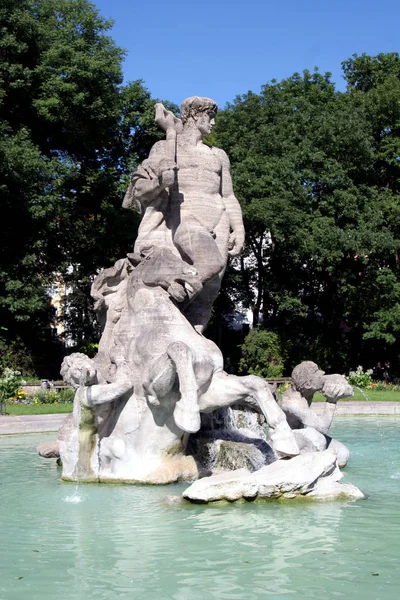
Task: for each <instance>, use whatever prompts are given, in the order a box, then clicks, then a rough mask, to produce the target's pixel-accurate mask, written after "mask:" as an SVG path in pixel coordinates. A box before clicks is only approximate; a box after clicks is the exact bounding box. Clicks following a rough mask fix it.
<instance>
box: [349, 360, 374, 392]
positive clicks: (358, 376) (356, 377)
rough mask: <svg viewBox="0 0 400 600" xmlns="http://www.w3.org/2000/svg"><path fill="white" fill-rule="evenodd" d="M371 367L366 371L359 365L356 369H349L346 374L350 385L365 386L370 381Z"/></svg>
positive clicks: (369, 383)
mask: <svg viewBox="0 0 400 600" xmlns="http://www.w3.org/2000/svg"><path fill="white" fill-rule="evenodd" d="M371 375H372V369H368V371H364V369H363V368H362V367H361V365H360V366H358V367H357V369H356V371H350V373H349V374H348V376H347V381H348V382H349V383H350V385H355V386H356V387H360V388H365V387H367V386H369V385H371V383H372V377H371Z"/></svg>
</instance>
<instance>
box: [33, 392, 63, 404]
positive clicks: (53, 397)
mask: <svg viewBox="0 0 400 600" xmlns="http://www.w3.org/2000/svg"><path fill="white" fill-rule="evenodd" d="M33 401H34V403H35V404H56V403H57V402H59V401H60V396H59V394H58V392H56V391H55V390H43V391H39V392H36V394H35V396H34V398H33Z"/></svg>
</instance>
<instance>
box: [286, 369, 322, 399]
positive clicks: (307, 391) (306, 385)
mask: <svg viewBox="0 0 400 600" xmlns="http://www.w3.org/2000/svg"><path fill="white" fill-rule="evenodd" d="M324 381H325V373H324V371H321V370H320V369H319V368H318V365H316V364H315V362H312V361H311V360H305V361H303V362H302V363H300V364H299V365H297V367H295V368H294V369H293V372H292V386H293V387H294V388H295V389H296V390H297V391H298V392H300V394H301V395H302V396H304V397H305V398H307V399H309V398H310V399H311V398H312V397H313V395H314V393H315V392H319V391H321V390H322V387H323V385H324Z"/></svg>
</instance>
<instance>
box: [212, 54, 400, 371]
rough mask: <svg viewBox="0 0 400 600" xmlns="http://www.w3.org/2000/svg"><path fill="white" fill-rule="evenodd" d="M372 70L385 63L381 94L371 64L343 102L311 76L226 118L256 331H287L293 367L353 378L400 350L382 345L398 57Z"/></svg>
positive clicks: (267, 92) (241, 102) (224, 132)
mask: <svg viewBox="0 0 400 600" xmlns="http://www.w3.org/2000/svg"><path fill="white" fill-rule="evenodd" d="M371 60H372V61H373V63H374V65H375V67H376V70H377V71H379V65H380V64H384V65H385V67H384V69H383V70H384V73H381V75H380V76H379V77H378V76H377V75H375V79H374V82H373V86H372V87H368V86H367V85H366V84H365V85H364V87H363V89H362V90H361V89H357V88H358V87H360V86H357V85H356V82H357V81H359V80H361V77H362V75H363V73H364V70H363V67H364V63H365V62H367V63H368V64H369V62H370V61H369V60H368V61H367V59H366V57H362V58H361V59H360V58H357V57H353V59H350V61H348V62H347V63H346V65H345V73H351V74H352V75H351V82H350V83H349V89H348V91H347V92H346V93H339V92H337V91H336V89H335V86H334V84H333V83H332V82H331V79H330V74H329V73H328V74H325V75H322V74H320V73H318V71H315V72H314V73H310V72H308V71H305V72H304V73H303V75H302V76H301V75H298V74H295V75H293V76H292V77H291V78H289V79H286V80H283V81H281V82H277V81H272V82H271V83H270V84H267V85H266V86H264V87H263V89H262V92H261V93H260V94H259V95H256V94H253V93H249V94H247V95H245V96H242V97H238V98H236V100H235V102H234V103H233V104H232V105H229V106H228V107H227V109H226V110H225V111H223V113H222V114H221V115H220V116H219V118H218V120H217V126H216V130H215V136H216V138H217V140H218V144H219V145H222V147H224V148H225V149H226V150H227V152H228V153H229V155H230V157H231V162H232V172H233V179H234V184H235V190H236V192H237V195H238V197H239V199H240V201H241V204H242V208H243V213H244V218H245V222H246V230H247V255H248V258H245V259H244V260H242V264H241V265H238V267H239V268H240V270H241V272H242V280H243V282H245V284H246V286H247V295H246V297H247V299H248V300H247V303H248V305H251V306H252V307H253V313H254V324H257V323H258V321H259V320H260V318H261V319H262V323H263V326H264V327H266V328H267V329H269V330H271V331H275V332H277V333H279V337H280V339H281V340H282V344H283V347H284V348H285V350H287V353H288V361H287V368H291V367H292V366H293V364H294V363H296V362H298V361H299V360H302V359H307V358H309V359H311V358H313V359H315V360H316V361H317V362H319V363H320V364H321V366H323V367H325V368H327V369H335V370H348V366H353V365H354V366H355V365H357V364H359V363H362V362H365V361H367V362H366V364H367V365H368V364H372V362H371V361H373V360H374V359H375V360H376V357H377V356H380V355H381V354H382V353H387V352H389V351H390V352H392V353H395V352H397V351H398V349H396V343H395V342H394V341H393V340H394V336H393V337H391V338H390V337H387V336H386V337H385V336H383V335H380V336H377V335H376V330H377V327H378V326H382V327H383V328H386V329H387V328H389V329H391V330H393V324H392V325H391V324H390V322H389V321H388V320H387V319H386V320H385V319H383V318H382V315H381V311H382V310H384V311H385V310H386V307H385V309H384V307H383V306H382V304H381V299H380V293H379V288H380V286H381V278H382V271H385V270H389V272H390V273H391V274H392V275H391V276H392V277H393V278H394V280H396V281H397V280H398V265H397V263H398V258H397V250H398V247H399V232H398V222H399V220H398V211H399V197H398V187H397V186H398V183H399V173H398V169H399V166H400V165H399V160H398V156H399V155H400V151H399V146H398V143H399V136H398V124H399V112H398V109H399V97H400V96H399V77H398V56H397V55H391V56H390V57H387V60H383V58H382V55H380V58H379V57H378V58H376V59H371ZM388 64H390V65H391V68H390V69H389V67H388ZM396 69H397V70H396ZM370 70H371V69H370ZM370 70H369V71H370ZM369 71H368V73H369ZM357 74H358V80H357ZM370 79H371V78H369V80H370ZM394 298H395V294H393V295H392V296H391V300H389V298H388V299H387V300H385V302H386V305H387V306H389V305H390V310H393V308H394V304H393V303H392V304H391V302H392V301H393V302H394ZM386 312H387V310H386ZM389 340H391V341H392V342H393V343H392V346H391V348H389V346H388V344H389Z"/></svg>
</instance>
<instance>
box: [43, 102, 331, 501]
mask: <svg viewBox="0 0 400 600" xmlns="http://www.w3.org/2000/svg"><path fill="white" fill-rule="evenodd" d="M216 112H217V106H216V104H215V103H214V102H213V101H212V100H210V99H209V98H201V97H198V96H195V97H192V98H188V99H187V100H185V101H184V102H183V104H182V107H181V119H178V118H177V117H175V116H174V115H173V114H172V113H171V112H169V111H166V110H165V109H164V107H163V106H162V105H161V104H158V105H156V122H157V123H158V124H159V125H160V126H161V127H162V129H163V130H164V131H165V132H166V140H165V141H162V142H158V143H156V144H155V145H154V146H153V148H152V150H151V152H150V155H149V157H148V159H146V160H145V161H144V162H143V163H142V164H141V165H140V166H139V167H138V168H137V169H136V171H135V172H134V173H133V175H132V180H131V183H130V185H129V188H128V190H127V193H126V195H125V198H124V201H123V206H124V207H125V208H133V209H135V210H138V211H139V212H140V213H141V214H142V215H143V219H142V222H141V225H140V228H139V234H138V237H137V240H136V243H135V247H134V252H133V253H132V254H128V255H127V257H126V258H123V259H120V260H119V261H117V262H116V264H115V265H114V266H113V267H111V268H108V269H105V270H104V271H102V272H101V273H100V274H99V275H98V276H97V277H96V279H95V280H94V283H93V286H92V291H91V293H92V296H93V299H94V301H95V310H96V312H97V315H98V318H99V322H100V324H101V326H102V330H103V332H102V337H101V340H100V343H99V351H98V354H97V356H96V357H95V358H94V359H93V360H91V359H89V358H88V357H87V356H85V355H83V354H80V353H75V354H72V355H70V356H69V357H67V358H66V359H64V362H63V365H62V371H61V372H62V375H63V377H64V380H65V381H66V382H68V383H70V384H71V385H72V386H73V387H75V389H76V394H75V400H74V409H73V413H72V415H71V416H70V417H68V418H67V419H66V421H65V423H64V424H63V426H62V427H61V429H60V431H59V436H58V442H57V445H56V446H54V447H52V449H51V452H50V454H52V455H55V454H57V451H58V452H59V454H60V457H61V461H62V465H63V478H64V479H67V480H77V479H78V480H80V481H118V482H130V483H133V482H140V483H169V482H174V481H180V480H191V479H196V478H197V477H198V475H199V472H198V467H197V464H196V461H195V459H194V457H193V456H192V455H191V454H190V453H189V452H186V449H187V442H188V438H189V436H190V434H195V433H196V432H199V430H200V428H201V418H200V414H201V413H210V412H212V411H215V410H216V409H220V408H223V407H229V406H231V405H233V404H238V403H239V404H240V405H241V407H246V406H247V407H251V408H252V409H256V410H257V411H258V412H260V413H262V415H263V417H264V418H265V420H266V423H267V425H268V429H269V431H268V438H267V439H264V441H263V442H262V444H261V445H259V446H257V445H254V449H255V450H256V451H257V457H256V462H255V463H254V450H252V451H250V448H249V447H248V446H247V447H246V448H247V449H248V450H249V453H248V454H249V456H248V461H247V463H246V464H249V465H252V466H254V465H256V466H255V467H254V468H255V469H256V471H255V473H258V474H259V476H260V477H261V475H262V473H263V472H264V471H263V469H265V468H266V467H263V468H262V469H258V467H260V466H262V464H263V460H264V456H265V452H264V451H263V448H264V446H265V447H266V448H268V461H269V462H271V461H272V462H273V461H277V462H278V463H279V464H280V466H279V467H274V465H275V462H273V464H271V465H268V468H269V467H274V469H275V470H277V473H278V474H279V478H280V481H281V480H282V481H284V479H285V475H284V473H285V472H286V474H287V477H289V478H291V477H292V472H293V469H294V470H296V465H297V464H299V465H300V464H301V465H303V464H304V465H306V466H307V465H311V467H312V468H311V467H310V468H309V474H308V477H310V476H311V477H312V478H313V481H315V479H316V478H317V479H318V478H326V477H327V475H330V474H331V473H333V472H334V471H335V468H336V458H335V457H334V458H333V459H332V456H334V455H333V454H332V453H331V452H329V455H327V458H324V457H323V456H322V454H323V453H321V456H322V458H320V459H313V458H310V457H309V458H307V456H305V457H300V456H297V455H298V454H299V452H300V450H299V445H298V442H297V441H296V439H297V438H298V439H299V441H300V442H301V447H302V448H303V449H304V447H305V445H304V440H303V437H301V435H300V434H299V433H298V430H299V427H302V432H303V433H304V432H307V430H308V429H309V428H310V427H306V428H304V426H305V424H307V425H310V426H311V427H314V430H315V432H316V434H318V435H322V434H324V433H326V432H327V428H328V427H329V424H330V420H329V419H328V418H326V419H325V420H323V424H319V423H317V422H316V421H315V422H314V421H313V422H312V423H311V422H310V423H309V422H308V421H307V418H311V417H307V416H306V417H305V416H304V415H305V412H304V407H303V404H302V406H301V408H302V412H301V411H300V410H299V408H298V407H299V406H300V403H304V402H305V403H306V405H307V401H306V400H305V398H306V392H307V390H308V388H306V387H304V385H303V387H299V389H297V388H295V387H293V389H292V390H291V394H292V396H290V394H288V393H287V394H286V396H285V398H284V402H283V404H282V407H281V406H280V405H279V404H278V403H277V402H276V400H275V397H274V395H273V394H272V392H271V389H270V387H269V386H268V384H267V383H266V382H265V381H264V380H262V379H261V378H259V377H255V376H253V375H248V376H244V377H238V376H235V375H228V374H227V373H226V372H224V370H223V357H222V354H221V352H220V350H219V348H218V347H217V346H216V345H215V344H214V343H213V342H211V341H210V340H208V339H207V338H206V337H205V336H204V335H203V331H204V329H205V327H206V325H207V323H208V320H209V317H210V313H211V308H212V304H213V301H214V300H215V298H216V296H217V294H218V291H219V289H220V284H221V279H222V277H223V274H224V271H225V269H226V264H227V260H228V257H229V256H236V255H238V254H239V253H240V252H241V250H242V248H243V243H244V228H243V221H242V215H241V210H240V206H239V203H238V201H237V199H236V198H235V195H234V193H233V188H232V181H231V176H230V170H229V160H228V157H227V156H226V154H225V152H223V151H222V150H220V149H218V148H211V147H209V146H207V145H206V144H204V143H203V139H202V138H203V136H206V135H208V134H209V133H210V132H211V128H212V126H213V122H214V116H215V114H216ZM313 377H314V379H315V378H316V379H317V380H318V381H317V382H314V379H313V380H312V385H313V386H314V387H315V386H317V387H316V389H322V388H324V393H325V394H326V396H327V399H328V400H329V402H330V403H331V402H334V399H335V398H336V397H337V396H338V395H340V394H339V392H338V391H337V387H335V385H334V384H335V381H336V380H335V381H334V380H333V379H332V377H336V376H331V379H329V376H325V375H324V374H323V373H322V372H318V374H316V373H314V375H313ZM329 382H330V384H329ZM336 383H337V382H336ZM321 386H322V387H321ZM328 388H329V390H328ZM299 390H300V391H299ZM332 390H333V391H332ZM341 393H342V392H341ZM342 395H343V394H342ZM292 404H293V405H295V409H296V410H297V412H296V410H294V411H293V410H286V409H287V406H289V405H290V407H291V406H292ZM306 408H307V409H308V410H309V408H308V405H307V406H306ZM285 412H286V414H287V415H288V417H289V418H290V421H289V422H290V425H291V426H292V427H294V425H293V419H294V417H296V418H297V419H298V423H300V426H299V427H295V428H294V430H292V429H291V426H289V424H288V421H287V419H286V415H285ZM328 420H329V423H328ZM321 423H322V422H321ZM324 427H325V429H326V431H325V429H324ZM199 439H201V438H199ZM242 439H243V436H242ZM324 440H325V438H324ZM228 442H229V440H228ZM233 443H235V442H233ZM307 443H308V442H307ZM219 445H220V446H222V443H220V444H219ZM331 445H332V443H331V444H330V446H331ZM227 446H229V443H225V445H224V450H226V447H227ZM244 446H245V444H244V443H242V446H241V447H242V449H243V447H244ZM241 447H240V446H238V445H236V446H234V452H235V453H236V455H237V453H238V452H240V448H241ZM315 449H318V450H321V449H322V442H321V444H320V447H318V448H313V450H315ZM39 452H41V453H42V454H43V455H48V454H49V448H41V449H39ZM221 453H222V450H221V449H220V454H221ZM324 456H325V455H324ZM291 457H297V458H298V459H301V460H300V462H299V463H296V465H295V464H294V463H293V465H292V466H290V462H291V461H290V460H289V461H287V460H286V461H285V463H286V466H285V464H284V463H283V462H282V461H280V460H279V459H281V458H285V459H288V458H289V459H291ZM237 463H238V459H237V458H235V460H234V461H233V462H232V464H237ZM315 465H317V466H315ZM261 472H262V473H261ZM274 472H275V471H274ZM246 473H249V472H248V471H246ZM259 476H258V475H257V477H256V479H254V478H253V479H254V481H253V480H252V483H251V485H252V490H253V492H254V490H256V491H255V493H256V494H258V495H261V496H266V495H268V494H266V492H265V489H264V488H265V485H266V484H265V481H264V479H265V478H264V479H263V478H261V479H260V481H259ZM246 477H247V474H246V475H245V478H246ZM263 477H264V476H263ZM282 478H283V479H282ZM331 479H332V478H331ZM331 479H330V480H331ZM334 480H335V482H336V481H337V474H336V475H335V477H334ZM260 482H261V483H260ZM279 485H280V487H281V488H282V489H287V490H288V489H295V490H297V491H298V490H300V492H301V493H303V491H304V490H307V493H308V492H310V490H311V488H310V485H309V484H308V483H307V474H305V476H304V477H303V476H302V477H300V479H299V481H297V480H296V482H295V483H294V484H293V485H292V487H290V484H289V483H287V484H286V487H285V484H284V483H282V482H281V484H279ZM321 485H322V484H321ZM240 486H241V484H240V485H239V487H240ZM242 487H243V486H242ZM245 487H246V486H244V489H245ZM312 487H315V486H312ZM325 487H326V486H325ZM253 488H254V489H253ZM263 490H264V491H263ZM300 492H299V493H300ZM296 493H297V492H296ZM275 495H277V494H275ZM292 495H293V494H292Z"/></svg>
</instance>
